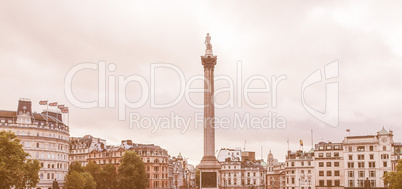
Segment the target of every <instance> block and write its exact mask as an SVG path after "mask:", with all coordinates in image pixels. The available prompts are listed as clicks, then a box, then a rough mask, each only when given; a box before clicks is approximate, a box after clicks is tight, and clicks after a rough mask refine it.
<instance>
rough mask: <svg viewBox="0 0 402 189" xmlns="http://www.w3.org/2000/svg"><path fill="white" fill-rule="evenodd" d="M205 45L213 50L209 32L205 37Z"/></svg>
mask: <svg viewBox="0 0 402 189" xmlns="http://www.w3.org/2000/svg"><path fill="white" fill-rule="evenodd" d="M205 46H206V47H207V49H210V50H212V45H211V36H209V33H207V37H206V38H205Z"/></svg>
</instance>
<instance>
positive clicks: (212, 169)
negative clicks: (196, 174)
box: [198, 156, 221, 189]
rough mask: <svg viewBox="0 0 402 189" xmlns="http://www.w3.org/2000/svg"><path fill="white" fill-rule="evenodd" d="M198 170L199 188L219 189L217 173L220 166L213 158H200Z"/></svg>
mask: <svg viewBox="0 0 402 189" xmlns="http://www.w3.org/2000/svg"><path fill="white" fill-rule="evenodd" d="M198 169H199V170H200V182H201V188H204V189H217V188H219V179H218V178H219V171H220V169H221V165H220V164H219V162H218V160H217V159H216V157H215V156H204V157H202V160H201V163H200V164H199V165H198Z"/></svg>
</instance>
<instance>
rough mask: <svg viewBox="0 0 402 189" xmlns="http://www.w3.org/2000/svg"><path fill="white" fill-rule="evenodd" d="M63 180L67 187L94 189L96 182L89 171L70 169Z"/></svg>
mask: <svg viewBox="0 0 402 189" xmlns="http://www.w3.org/2000/svg"><path fill="white" fill-rule="evenodd" d="M64 181H65V182H64V185H65V188H67V189H96V182H95V180H94V178H93V177H92V175H91V174H90V173H89V172H82V173H79V172H77V171H71V172H70V173H69V174H68V175H66V178H65V179H64Z"/></svg>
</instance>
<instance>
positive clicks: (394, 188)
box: [383, 159, 402, 189]
mask: <svg viewBox="0 0 402 189" xmlns="http://www.w3.org/2000/svg"><path fill="white" fill-rule="evenodd" d="M383 179H384V183H385V184H387V185H388V189H401V188H402V159H400V160H399V161H398V165H397V166H396V171H392V172H388V173H386V174H385V175H384V177H383Z"/></svg>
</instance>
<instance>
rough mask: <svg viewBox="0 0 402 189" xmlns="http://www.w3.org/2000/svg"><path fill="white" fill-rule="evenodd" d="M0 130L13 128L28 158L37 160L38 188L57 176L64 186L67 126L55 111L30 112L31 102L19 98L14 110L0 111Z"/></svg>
mask: <svg viewBox="0 0 402 189" xmlns="http://www.w3.org/2000/svg"><path fill="white" fill-rule="evenodd" d="M0 130H6V131H11V132H14V133H15V134H16V135H17V137H18V138H19V139H20V140H21V143H22V145H23V149H24V151H25V152H27V153H29V154H30V155H31V156H30V157H28V158H30V159H37V160H39V162H40V164H41V166H42V168H41V169H40V171H39V178H40V181H39V183H38V185H37V187H38V188H48V187H51V186H52V182H53V180H54V179H57V180H58V182H59V186H61V187H62V186H64V182H63V181H64V177H65V176H66V174H67V173H68V155H69V137H70V135H69V127H68V126H67V125H66V124H64V123H63V120H62V115H61V114H60V113H58V112H51V111H44V112H42V113H37V112H32V102H31V101H30V100H29V99H20V100H19V102H18V107H17V111H6V110H1V111H0Z"/></svg>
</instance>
